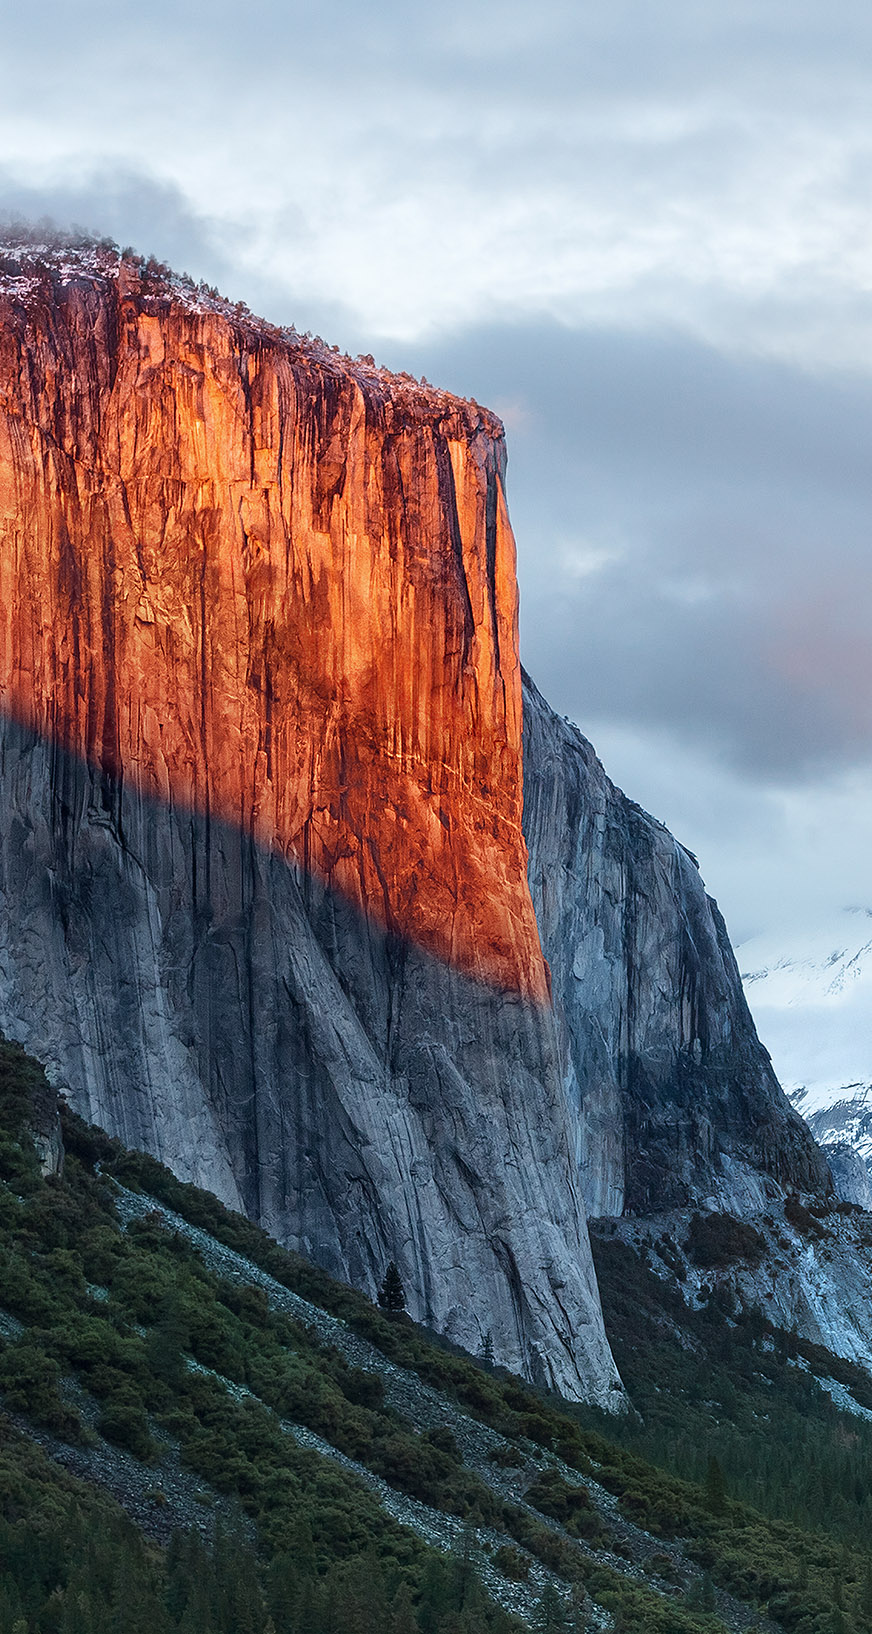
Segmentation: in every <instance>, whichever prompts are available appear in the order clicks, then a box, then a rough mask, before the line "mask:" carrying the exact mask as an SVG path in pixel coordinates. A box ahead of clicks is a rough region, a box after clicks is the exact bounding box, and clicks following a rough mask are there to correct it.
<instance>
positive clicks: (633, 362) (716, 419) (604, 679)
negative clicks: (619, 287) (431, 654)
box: [404, 324, 872, 780]
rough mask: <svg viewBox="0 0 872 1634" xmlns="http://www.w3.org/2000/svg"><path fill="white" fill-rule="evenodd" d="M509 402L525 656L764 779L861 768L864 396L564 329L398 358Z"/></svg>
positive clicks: (866, 669)
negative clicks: (836, 768) (850, 766)
mask: <svg viewBox="0 0 872 1634" xmlns="http://www.w3.org/2000/svg"><path fill="white" fill-rule="evenodd" d="M410 352H411V353H412V356H413V359H414V362H413V367H415V366H417V367H419V368H420V369H423V370H424V372H426V373H427V375H428V376H430V377H432V378H438V379H441V380H444V381H445V382H446V383H449V384H452V385H455V386H456V387H457V388H458V389H459V390H461V391H464V392H468V393H471V394H473V395H475V396H476V397H478V398H480V399H481V400H482V401H486V402H490V403H493V404H495V405H496V406H497V408H499V409H502V411H503V412H504V413H505V415H506V417H507V421H508V426H509V431H508V436H509V449H510V465H509V475H510V504H511V510H512V516H513V519H514V523H515V529H516V533H517V537H518V547H519V564H520V573H521V581H522V588H523V592H524V595H523V644H524V652H525V658H526V661H527V662H528V664H529V666H530V668H531V669H533V671H534V673H536V675H537V677H538V678H539V679H540V684H542V685H543V686H544V687H545V689H546V691H548V692H549V694H550V696H551V697H552V698H553V700H554V702H555V704H556V705H557V706H558V707H559V708H560V709H562V710H565V711H566V712H567V713H569V714H571V715H572V716H573V717H575V718H576V719H578V720H580V721H581V722H582V724H583V723H584V721H585V719H586V718H588V719H590V718H595V719H597V720H600V721H612V722H615V723H619V722H620V723H624V724H632V725H634V726H637V727H650V728H657V729H662V728H666V729H668V730H669V731H670V732H672V733H673V734H674V735H675V736H676V737H677V738H680V739H684V740H693V741H696V742H697V743H701V744H704V745H705V746H706V748H707V750H708V751H711V750H712V749H713V748H714V749H715V750H716V751H717V752H719V753H720V754H721V755H722V756H724V757H726V758H727V759H729V760H731V761H732V762H733V763H735V764H737V765H739V766H741V767H744V768H745V770H746V772H747V773H748V774H750V775H752V776H754V777H755V778H761V777H762V778H764V779H771V780H781V779H783V778H784V777H807V776H810V775H816V774H817V773H818V772H820V771H821V770H822V769H823V770H826V769H831V768H833V767H838V766H846V765H850V764H852V763H855V762H863V761H865V760H867V759H868V758H869V756H870V754H872V644H870V642H869V639H868V609H869V607H870V605H872V552H870V549H869V529H870V516H872V466H870V461H869V455H868V450H869V447H870V444H872V382H869V381H868V380H866V379H865V378H863V377H856V376H849V375H836V374H832V373H830V374H828V375H825V376H823V377H822V376H819V375H811V374H809V373H806V372H803V371H800V370H797V369H790V368H788V367H787V366H785V365H782V364H778V363H776V362H772V361H767V360H760V359H748V358H744V359H741V358H740V359H732V360H730V359H726V358H724V357H723V356H720V355H719V354H718V353H716V352H714V351H713V350H711V349H710V348H707V347H704V346H701V345H699V344H694V343H692V342H690V341H689V340H687V339H686V338H683V337H680V336H675V335H668V334H667V335H660V336H657V335H645V336H642V335H627V334H620V333H611V334H610V333H603V332H597V333H588V334H585V333H578V332H573V331H569V330H567V329H564V328H561V327H559V326H557V325H543V324H538V325H535V326H527V327H512V328H509V327H506V328H500V329H490V330H485V331H469V332H466V333H464V334H463V335H461V336H459V337H457V338H456V340H455V341H454V342H453V343H451V344H448V343H445V342H443V343H442V344H441V345H440V346H438V347H431V348H428V349H424V348H404V355H405V356H406V359H407V361H408V356H409V353H410Z"/></svg>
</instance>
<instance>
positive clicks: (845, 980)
mask: <svg viewBox="0 0 872 1634" xmlns="http://www.w3.org/2000/svg"><path fill="white" fill-rule="evenodd" d="M737 958H738V961H739V968H740V970H741V971H742V981H743V983H744V987H745V996H746V998H747V1000H748V1003H749V1005H750V1007H751V1012H752V1014H753V1016H754V1020H755V1022H756V1025H757V1031H758V1032H759V1034H760V1037H761V1039H762V1041H763V1043H764V1044H765V1045H766V1047H767V1049H768V1050H769V1051H770V1053H771V1055H772V1061H773V1065H774V1067H775V1071H776V1073H777V1074H778V1077H779V1079H780V1080H781V1083H782V1084H783V1085H784V1088H785V1089H786V1090H787V1092H788V1094H789V1095H790V1098H791V1100H792V1101H793V1103H794V1105H795V1106H796V1107H797V1110H798V1111H800V1112H801V1113H802V1115H803V1117H805V1118H807V1119H808V1120H809V1122H810V1123H812V1127H813V1129H814V1132H815V1135H816V1138H817V1139H818V1140H824V1139H830V1138H832V1139H842V1140H850V1142H851V1144H854V1140H853V1138H852V1135H851V1134H850V1133H849V1132H848V1125H850V1124H851V1120H852V1119H854V1120H856V1119H857V1118H860V1117H863V1116H865V1115H866V1114H867V1113H868V1115H869V1119H870V1131H872V908H869V907H867V906H865V905H858V906H855V907H850V908H845V909H843V910H842V911H841V912H838V913H835V914H833V915H831V916H829V917H828V918H827V919H826V920H825V921H823V922H821V923H819V924H818V925H816V926H812V927H811V928H810V929H808V930H807V931H803V932H800V933H796V934H792V935H789V936H784V937H780V936H778V935H775V934H767V935H765V936H757V937H753V938H752V939H751V940H749V941H747V942H744V943H742V944H741V945H740V946H739V947H738V948H737ZM836 1108H840V1111H839V1112H838V1114H837V1113H836ZM842 1108H843V1109H844V1110H841V1109H842ZM849 1108H850V1109H851V1110H850V1111H849V1110H848V1109H849ZM824 1111H828V1112H831V1113H833V1114H834V1116H833V1117H832V1118H830V1119H829V1120H828V1126H829V1123H832V1125H833V1128H834V1129H835V1127H836V1124H837V1123H839V1122H842V1123H844V1126H845V1127H844V1132H843V1133H841V1134H838V1135H836V1134H833V1135H832V1136H831V1135H829V1134H825V1133H824V1132H823V1130H822V1129H818V1128H817V1127H816V1123H817V1114H819V1113H822V1112H824ZM855 1133H859V1131H855ZM864 1138H865V1137H864ZM864 1155H866V1154H865V1153H864ZM870 1155H872V1149H870Z"/></svg>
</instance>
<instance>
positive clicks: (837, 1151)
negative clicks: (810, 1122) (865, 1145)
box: [823, 1141, 872, 1213]
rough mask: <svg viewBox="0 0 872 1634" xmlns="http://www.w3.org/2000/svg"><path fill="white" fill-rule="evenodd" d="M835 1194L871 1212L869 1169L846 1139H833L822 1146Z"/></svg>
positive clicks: (871, 1186)
mask: <svg viewBox="0 0 872 1634" xmlns="http://www.w3.org/2000/svg"><path fill="white" fill-rule="evenodd" d="M823 1150H824V1152H825V1154H826V1159H827V1162H828V1163H829V1166H830V1174H831V1175H832V1177H833V1185H834V1186H835V1188H836V1196H837V1197H841V1198H842V1199H843V1201H844V1202H846V1203H856V1204H857V1207H858V1208H862V1209H865V1210H866V1212H867V1213H872V1185H870V1183H869V1169H868V1166H867V1164H866V1160H865V1158H863V1157H861V1155H860V1153H859V1152H857V1151H855V1150H854V1147H853V1146H849V1144H848V1142H847V1141H834V1142H831V1143H828V1144H827V1145H826V1146H824V1148H823Z"/></svg>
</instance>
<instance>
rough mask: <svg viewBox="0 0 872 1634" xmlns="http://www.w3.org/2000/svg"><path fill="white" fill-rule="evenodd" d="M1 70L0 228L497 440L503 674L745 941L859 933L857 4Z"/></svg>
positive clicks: (360, 35) (778, 1045)
mask: <svg viewBox="0 0 872 1634" xmlns="http://www.w3.org/2000/svg"><path fill="white" fill-rule="evenodd" d="M0 39H2V44H0V53H2V66H3V76H2V80H3V98H2V106H0V208H5V209H6V210H11V211H19V212H22V213H24V214H26V215H29V216H37V217H38V216H41V215H43V214H49V215H51V216H52V217H54V218H55V219H56V220H57V221H59V222H61V223H69V222H72V221H75V222H78V223H82V224H83V225H85V226H88V227H93V228H95V229H97V230H98V231H101V232H107V233H109V234H111V235H112V236H113V237H115V238H116V239H117V240H118V241H119V242H120V243H122V244H127V243H131V244H133V245H135V246H136V247H137V248H138V249H140V250H142V251H144V252H146V253H148V252H153V253H155V254H156V255H158V256H159V257H160V258H161V259H163V260H168V261H171V262H172V263H174V264H175V265H176V266H177V267H178V268H179V269H180V270H187V271H189V272H191V273H192V274H194V275H195V276H196V277H204V278H206V279H207V280H208V281H209V282H214V283H217V284H219V285H220V287H221V288H222V289H223V290H224V292H225V293H227V294H228V295H229V296H231V297H232V298H233V299H245V300H247V301H248V303H249V305H251V306H252V307H253V308H254V309H255V310H259V311H261V312H263V313H264V314H265V315H266V316H268V317H270V318H272V319H274V320H276V321H279V322H282V321H285V322H294V323H296V325H297V326H298V328H300V329H312V330H315V331H317V332H319V333H322V334H323V335H325V337H326V338H327V339H329V340H330V341H335V342H338V343H339V344H340V345H341V346H343V347H344V348H347V349H349V350H351V351H354V352H356V351H372V352H374V353H375V354H376V356H377V357H378V359H379V360H380V361H383V362H386V363H389V364H391V365H393V366H396V367H398V368H408V369H411V370H412V371H413V372H415V373H419V374H420V373H425V374H426V375H427V376H428V378H430V379H432V380H435V381H437V382H439V383H441V384H444V385H446V386H449V387H451V388H454V389H457V390H460V391H463V392H464V393H469V394H470V395H474V396H475V397H477V398H478V399H479V400H481V401H483V402H486V403H488V404H490V405H491V406H492V407H495V408H496V409H497V410H498V411H499V412H500V413H501V414H502V415H503V418H504V420H505V422H506V427H507V431H508V438H509V455H510V467H509V478H510V488H509V499H510V506H511V510H512V516H513V520H514V524H515V531H516V535H517V539H518V550H519V567H520V576H521V586H522V597H523V600H522V649H523V656H524V659H525V662H526V664H527V666H528V668H529V669H530V670H531V671H532V672H533V674H534V675H535V677H536V679H537V681H538V682H539V684H540V686H541V687H542V689H543V690H544V691H545V692H546V694H547V696H548V697H549V698H550V699H551V701H552V703H553V704H554V705H555V707H556V708H557V709H558V710H560V712H561V713H566V714H568V715H570V716H571V717H572V718H573V719H574V720H576V721H577V722H578V723H579V725H580V726H581V727H582V729H583V730H584V731H585V732H586V734H587V735H588V736H589V737H590V738H591V739H592V740H593V742H594V743H595V745H596V747H597V748H598V750H599V751H600V753H601V755H602V757H603V759H604V760H605V763H606V766H607V768H608V769H609V771H610V772H611V774H612V776H613V777H614V778H615V780H616V781H618V782H619V783H621V784H622V786H623V787H624V788H626V790H627V792H628V793H630V794H631V795H633V797H634V798H636V799H638V800H639V801H640V802H641V803H642V804H644V805H646V806H647V807H648V808H649V809H650V810H652V811H653V812H654V813H655V815H657V816H659V817H661V818H663V819H664V820H665V821H667V822H668V823H669V824H670V826H672V827H673V828H674V829H675V831H676V832H677V833H678V834H679V836H680V837H681V838H682V839H683V840H684V841H685V842H686V843H687V844H688V845H689V846H690V847H691V848H692V849H693V850H694V851H695V852H696V853H697V854H698V855H699V857H700V861H701V864H702V870H703V874H704V877H705V879H706V882H707V884H708V886H709V889H710V890H711V891H712V892H713V894H714V895H716V896H717V897H718V898H719V900H720V902H721V905H722V907H723V908H724V911H725V913H726V915H727V920H728V923H729V925H730V928H731V931H732V934H733V937H734V940H736V941H742V940H744V939H745V938H748V937H752V936H753V937H760V936H764V937H767V938H769V939H770V940H771V941H772V945H773V946H774V945H776V944H779V941H780V943H781V944H783V945H784V946H785V948H787V947H790V946H793V945H799V943H801V942H802V939H803V938H804V937H807V936H808V935H810V934H811V933H812V932H815V934H817V933H818V929H819V927H820V926H821V925H822V924H824V923H831V922H832V921H833V915H834V913H835V912H836V910H839V909H841V908H843V907H846V906H848V905H858V904H860V905H868V906H872V846H870V843H869V836H870V826H872V823H870V819H872V685H870V682H872V674H870V671H872V643H870V633H869V623H870V611H872V549H870V520H872V459H870V450H872V231H870V199H872V120H870V117H869V115H870V106H869V104H870V85H872V8H870V7H869V6H868V3H853V0H830V3H829V4H826V5H825V4H823V3H815V4H809V3H803V0H790V3H789V4H788V3H786V0H785V3H783V4H782V3H772V0H769V3H767V0H754V3H753V4H743V3H742V0H730V3H729V4H725V3H724V0H698V3H696V0H683V3H682V0H658V4H657V5H656V6H652V5H651V4H650V3H649V0H623V3H622V0H611V3H610V4H609V5H604V4H602V0H596V3H592V0H571V3H567V4H560V3H554V0H540V3H538V4H537V5H535V6H531V5H530V4H529V0H524V3H523V4H520V3H514V0H499V4H497V3H495V0H479V3H477V4H476V5H474V6H471V5H470V4H469V3H468V0H464V3H463V4H457V3H455V0H448V3H444V4H442V5H440V6H439V7H435V6H432V5H427V6H423V5H415V4H414V3H410V0H403V3H402V4H400V3H393V0H369V3H368V4H366V5H364V4H363V3H362V0H360V3H358V4H353V5H349V4H341V3H337V0H320V3H319V4H317V5H316V4H311V5H301V4H294V3H293V0H291V3H289V0H247V3H246V4H245V5H243V4H241V0H233V3H230V0H209V4H208V5H207V4H205V3H201V0H173V3H172V4H170V3H168V0H149V3H147V4H143V3H141V0H140V3H138V4H136V5H132V4H128V3H125V0H112V3H111V4H109V3H108V0H107V3H104V0H99V3H98V0H78V3H77V5H76V6H71V5H70V4H69V0H57V3H55V4H52V3H46V0H31V4H30V5H29V6H28V7H27V8H24V7H16V8H15V9H14V10H13V8H12V7H11V6H9V5H8V4H7V5H6V6H5V7H4V18H3V30H2V36H0ZM740 959H741V955H740ZM764 1023H765V1024H764ZM791 1025H792V1024H791V1018H790V1015H789V1013H788V1012H787V1011H784V1012H783V1013H782V1014H780V1015H779V1013H778V1012H777V1009H776V1010H772V1011H771V1013H770V1011H768V1010H767V1012H766V1015H765V1016H763V1015H762V1014H761V1027H762V1031H763V1033H764V1038H765V1039H766V1041H767V1042H768V1043H769V1044H770V1047H771V1048H772V1049H773V1053H774V1054H775V1058H776V1065H779V1064H781V1065H783V1067H784V1070H785V1072H786V1074H787V1075H788V1076H790V1077H792V1078H796V1077H797V1076H798V1075H799V1074H800V1073H801V1064H800V1065H799V1066H797V1065H796V1062H795V1052H794V1056H793V1057H791V1065H790V1066H789V1067H788V1065H787V1053H786V1052H787V1051H788V1049H789V1047H790V1033H791ZM822 1025H826V1026H833V1027H835V1028H836V1029H838V1028H839V1027H840V1028H841V1029H842V1035H844V1031H845V1028H846V1027H848V1028H850V1027H851V1026H852V1025H855V1022H852V1018H851V1012H850V1007H849V1006H848V1007H845V1006H843V1007H842V1010H841V1011H840V1013H839V1019H838V1021H837V1022H833V1021H832V1019H830V1020H829V1021H826V1019H825V1018H824V1019H823V1020H822ZM833 1036H834V1039H835V1033H834V1035H833ZM818 1042H819V1041H818ZM819 1053H820V1052H819ZM824 1053H825V1052H824ZM836 1053H837V1052H836V1049H835V1044H834V1060H835V1055H836ZM869 1053H870V1060H869V1067H868V1069H866V1070H868V1073H869V1075H870V1078H872V1041H870V1052H869ZM835 1070H837V1069H836V1068H835V1067H834V1071H835Z"/></svg>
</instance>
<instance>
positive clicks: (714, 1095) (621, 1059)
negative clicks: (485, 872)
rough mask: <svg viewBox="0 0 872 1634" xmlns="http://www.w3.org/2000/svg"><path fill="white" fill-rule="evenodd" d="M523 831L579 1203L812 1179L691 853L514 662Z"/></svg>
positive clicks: (736, 1193)
mask: <svg viewBox="0 0 872 1634" xmlns="http://www.w3.org/2000/svg"><path fill="white" fill-rule="evenodd" d="M524 833H525V836H526V840H527V846H528V848H529V854H530V858H529V878H530V886H531V890H532V893H533V903H534V906H535V909H536V915H537V919H538V922H539V931H540V935H541V937H542V946H543V949H544V952H545V957H546V958H547V960H548V962H549V964H550V967H551V976H552V984H553V993H554V1001H555V1007H556V1010H557V1012H558V1014H559V1017H560V1019H561V1022H562V1026H563V1030H564V1044H565V1056H564V1059H565V1062H566V1072H567V1076H566V1094H567V1097H568V1099H569V1101H570V1103H572V1104H573V1105H574V1106H575V1107H576V1108H577V1111H578V1124H577V1138H578V1157H579V1164H580V1168H581V1173H582V1178H583V1186H584V1193H585V1199H586V1202H587V1209H588V1214H589V1215H591V1216H603V1215H619V1214H621V1213H623V1212H627V1213H634V1214H635V1213H645V1212H650V1211H653V1210H656V1209H661V1208H667V1207H673V1206H679V1207H680V1206H683V1205H684V1204H686V1203H691V1202H693V1203H697V1202H700V1203H707V1202H708V1203H710V1205H711V1206H712V1207H718V1208H722V1209H726V1210H730V1211H732V1212H734V1213H738V1214H743V1213H746V1212H750V1211H753V1210H754V1209H757V1208H761V1207H763V1206H765V1202H766V1198H767V1194H768V1192H769V1191H770V1190H771V1189H772V1187H773V1186H774V1185H782V1186H783V1185H789V1186H795V1187H798V1188H799V1189H800V1190H805V1189H809V1190H821V1189H824V1188H826V1186H827V1185H828V1174H827V1168H826V1163H825V1161H824V1159H823V1157H822V1155H821V1153H820V1151H819V1149H818V1147H817V1146H816V1145H815V1142H814V1141H813V1139H812V1138H811V1136H810V1134H809V1131H808V1129H807V1127H806V1126H805V1124H804V1123H803V1121H802V1119H801V1118H800V1117H799V1116H798V1115H797V1114H796V1113H795V1112H794V1111H793V1108H792V1107H791V1106H790V1104H789V1102H788V1100H787V1098H786V1096H785V1095H784V1094H783V1093H782V1091H781V1089H780V1087H779V1084H778V1082H777V1079H776V1078H775V1074H774V1073H773V1071H772V1067H771V1064H770V1060H769V1056H768V1054H767V1052H766V1051H765V1050H764V1048H763V1046H762V1045H761V1044H760V1042H759V1040H758V1038H757V1034H756V1032H755V1030H754V1024H753V1022H752V1020H751V1016H750V1012H749V1010H748V1007H747V1004H746V1002H745V998H744V995H743V992H742V986H741V982H740V978H739V973H738V969H737V966H736V961H735V958H734V957H733V952H732V949H731V947H730V943H729V939H728V937H727V932H726V929H725V926H724V922H723V919H722V918H721V915H720V914H719V912H718V909H717V905H716V903H715V902H713V901H712V899H711V898H710V897H709V896H707V895H706V892H705V888H704V886H703V883H702V880H701V878H700V875H699V870H698V868H697V866H696V864H695V862H694V860H693V858H692V857H691V856H690V854H689V852H687V851H685V850H684V848H683V847H682V846H681V845H679V844H678V843H677V841H676V840H674V839H673V837H672V835H671V834H670V833H669V832H668V830H667V829H665V828H664V827H663V826H662V824H660V823H658V822H656V821H655V820H654V819H653V818H652V817H649V816H648V815H647V813H646V812H644V811H642V810H641V809H640V808H639V807H638V806H637V805H634V803H633V802H632V801H631V800H628V799H627V798H626V797H625V796H624V795H623V794H622V793H621V792H620V790H619V789H616V788H615V786H614V784H612V783H611V782H610V781H609V779H608V777H607V776H606V774H605V772H604V771H603V768H602V766H601V765H600V763H599V761H598V760H597V757H596V755H595V754H594V751H593V749H592V748H591V746H590V744H589V743H588V742H587V741H586V739H585V738H583V737H582V735H581V733H580V732H579V731H578V730H577V729H576V728H575V727H574V726H571V725H569V723H568V722H566V721H563V720H561V719H560V718H559V717H558V716H557V715H555V714H554V712H553V710H552V709H550V708H549V706H548V704H547V703H546V702H545V700H544V698H543V697H542V696H541V694H540V693H539V692H538V691H537V689H536V688H535V686H534V685H533V683H532V682H531V681H530V680H529V678H528V677H527V678H525V683H524Z"/></svg>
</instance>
